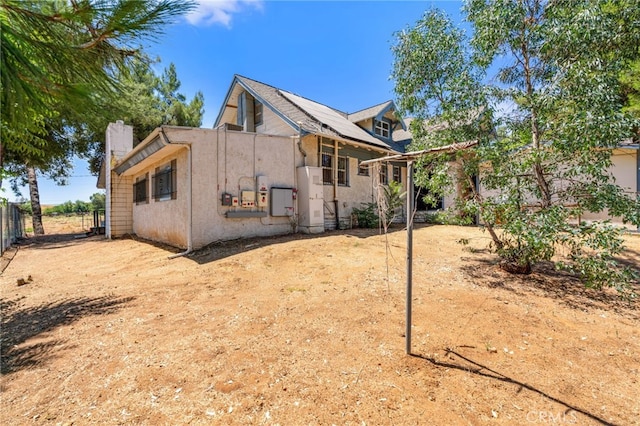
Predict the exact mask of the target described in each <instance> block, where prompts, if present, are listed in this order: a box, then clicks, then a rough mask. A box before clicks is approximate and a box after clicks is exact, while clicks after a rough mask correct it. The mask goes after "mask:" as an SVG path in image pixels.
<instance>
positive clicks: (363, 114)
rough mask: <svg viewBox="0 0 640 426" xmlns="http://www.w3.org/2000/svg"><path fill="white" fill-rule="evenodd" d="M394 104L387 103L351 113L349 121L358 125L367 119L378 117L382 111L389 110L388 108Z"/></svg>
mask: <svg viewBox="0 0 640 426" xmlns="http://www.w3.org/2000/svg"><path fill="white" fill-rule="evenodd" d="M392 103H393V101H386V102H383V103H381V104H378V105H374V106H372V107H369V108H365V109H363V110H360V111H356V112H354V113H351V114H349V116H348V118H349V121H351V122H352V123H357V122H358V121H362V120H366V119H367V118H372V117H377V116H378V114H379V113H380V112H381V111H384V110H385V109H387V107H388V106H389V105H390V104H392Z"/></svg>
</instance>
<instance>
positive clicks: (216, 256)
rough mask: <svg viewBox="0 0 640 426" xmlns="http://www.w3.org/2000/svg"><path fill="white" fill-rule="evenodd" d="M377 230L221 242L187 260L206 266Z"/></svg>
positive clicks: (362, 236)
mask: <svg viewBox="0 0 640 426" xmlns="http://www.w3.org/2000/svg"><path fill="white" fill-rule="evenodd" d="M403 231H404V229H402V228H401V227H397V228H396V227H394V228H392V229H390V230H389V233H390V234H391V233H395V232H403ZM379 234H380V231H379V230H378V229H365V228H352V229H345V230H336V231H325V232H323V233H321V234H302V233H297V234H287V235H280V236H273V237H255V238H243V239H239V240H231V241H221V242H217V243H213V244H209V245H208V246H206V247H204V248H201V249H199V250H196V251H194V252H193V253H191V254H189V255H188V258H189V259H191V260H193V261H194V262H197V263H198V264H201V265H202V264H206V263H209V262H215V261H217V260H221V259H224V258H226V257H229V256H234V255H236V254H239V253H243V252H247V251H251V250H255V249H258V248H263V247H268V246H270V245H274V244H284V243H288V242H291V241H297V240H310V239H315V240H318V239H322V238H330V237H333V236H336V235H346V236H347V237H354V238H363V239H364V238H369V237H371V236H374V235H379Z"/></svg>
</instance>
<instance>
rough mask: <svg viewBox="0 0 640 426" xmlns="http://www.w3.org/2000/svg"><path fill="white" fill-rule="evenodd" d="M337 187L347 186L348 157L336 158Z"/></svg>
mask: <svg viewBox="0 0 640 426" xmlns="http://www.w3.org/2000/svg"><path fill="white" fill-rule="evenodd" d="M338 185H344V186H348V185H349V157H338Z"/></svg>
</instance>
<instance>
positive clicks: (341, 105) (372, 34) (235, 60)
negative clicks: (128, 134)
mask: <svg viewBox="0 0 640 426" xmlns="http://www.w3.org/2000/svg"><path fill="white" fill-rule="evenodd" d="M431 7H436V8H439V9H443V10H445V11H446V12H447V13H448V14H449V15H450V16H451V17H452V18H453V19H454V20H455V21H457V22H459V21H460V20H461V18H460V8H461V7H462V2H460V1H255V0H254V1H240V0H215V1H214V0H201V1H200V5H199V7H198V10H196V11H195V12H194V13H192V14H190V15H189V16H187V17H184V18H181V19H180V21H179V22H178V23H176V24H174V25H172V26H170V27H168V28H166V30H165V34H164V35H163V36H161V37H159V38H158V39H157V40H156V41H155V43H146V46H145V47H146V50H147V52H148V53H149V54H150V55H152V56H159V57H160V58H161V59H162V62H161V64H159V65H158V69H157V72H158V73H160V72H161V71H162V68H164V67H166V66H168V65H169V63H171V62H173V63H174V64H175V65H176V70H177V73H178V78H179V79H180V81H181V82H182V86H181V92H182V93H184V94H185V95H186V96H187V98H188V99H191V98H192V97H193V95H194V94H195V93H196V91H198V90H200V91H202V92H203V94H204V99H205V114H204V119H203V122H202V127H211V126H213V122H214V120H215V119H216V116H217V114H218V111H219V110H220V106H221V103H222V101H223V100H224V96H225V95H226V91H227V89H228V88H229V84H230V83H231V80H232V78H233V75H234V74H240V75H244V76H246V77H249V78H252V79H255V80H258V81H262V82H263V83H267V84H270V85H273V86H276V87H278V88H282V89H285V90H288V91H290V92H293V93H296V94H298V95H301V96H304V97H306V98H309V99H312V100H314V101H317V102H320V103H323V104H326V105H329V106H331V107H333V108H337V109H340V110H343V111H345V112H355V111H358V110H361V109H363V108H367V107H369V106H372V105H375V104H378V103H380V102H383V101H386V100H389V99H394V95H393V82H392V81H390V80H389V75H390V73H391V68H392V64H393V55H392V53H391V46H392V44H393V40H394V35H393V34H394V33H395V32H397V31H400V30H402V29H405V28H407V27H408V26H412V25H414V24H415V22H416V21H417V20H419V19H420V17H421V16H422V15H423V13H424V12H425V11H426V10H429V9H430V8H431ZM72 176H73V177H71V178H70V179H69V182H70V184H69V185H67V186H56V185H55V184H54V183H53V182H51V181H48V180H46V179H44V178H40V179H39V186H40V199H41V203H42V204H59V203H62V202H65V201H67V200H72V201H75V200H78V199H79V200H85V201H88V200H89V196H90V195H91V194H93V193H95V192H98V190H97V189H96V187H95V183H96V178H95V177H93V176H90V174H89V171H88V169H87V165H86V163H85V162H83V161H77V162H76V167H75V169H74V171H73V173H72ZM22 194H23V195H24V196H25V197H28V191H27V190H24V191H23V192H22ZM10 198H11V199H15V197H13V196H11V197H10Z"/></svg>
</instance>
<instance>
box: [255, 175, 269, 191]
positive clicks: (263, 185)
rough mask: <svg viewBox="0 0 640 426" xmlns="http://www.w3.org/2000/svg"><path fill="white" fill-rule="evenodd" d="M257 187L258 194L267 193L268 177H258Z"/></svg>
mask: <svg viewBox="0 0 640 426" xmlns="http://www.w3.org/2000/svg"><path fill="white" fill-rule="evenodd" d="M256 186H257V189H258V192H267V191H268V189H267V177H266V176H256Z"/></svg>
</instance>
